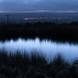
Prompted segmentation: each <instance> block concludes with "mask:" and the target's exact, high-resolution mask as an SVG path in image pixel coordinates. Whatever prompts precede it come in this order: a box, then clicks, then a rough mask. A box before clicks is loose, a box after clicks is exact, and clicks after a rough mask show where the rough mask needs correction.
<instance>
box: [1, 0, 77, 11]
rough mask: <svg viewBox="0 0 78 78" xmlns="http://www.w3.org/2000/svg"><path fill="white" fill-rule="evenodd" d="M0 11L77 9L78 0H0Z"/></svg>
mask: <svg viewBox="0 0 78 78" xmlns="http://www.w3.org/2000/svg"><path fill="white" fill-rule="evenodd" d="M0 11H21V12H23V11H67V12H68V11H70V12H71V11H78V0H0Z"/></svg>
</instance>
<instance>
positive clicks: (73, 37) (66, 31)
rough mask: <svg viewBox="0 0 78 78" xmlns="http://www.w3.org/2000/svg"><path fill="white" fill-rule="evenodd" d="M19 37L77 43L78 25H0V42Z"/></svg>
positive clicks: (75, 23) (74, 23)
mask: <svg viewBox="0 0 78 78" xmlns="http://www.w3.org/2000/svg"><path fill="white" fill-rule="evenodd" d="M19 37H20V38H35V37H39V38H40V39H45V38H46V39H52V40H56V41H69V42H78V23H77V22H73V23H63V24H55V23H40V22H38V23H33V24H32V23H26V24H0V40H7V39H11V38H13V39H17V38H19Z"/></svg>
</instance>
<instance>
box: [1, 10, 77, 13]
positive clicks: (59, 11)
mask: <svg viewBox="0 0 78 78" xmlns="http://www.w3.org/2000/svg"><path fill="white" fill-rule="evenodd" d="M0 13H78V11H74V10H56V11H53V10H31V11H0Z"/></svg>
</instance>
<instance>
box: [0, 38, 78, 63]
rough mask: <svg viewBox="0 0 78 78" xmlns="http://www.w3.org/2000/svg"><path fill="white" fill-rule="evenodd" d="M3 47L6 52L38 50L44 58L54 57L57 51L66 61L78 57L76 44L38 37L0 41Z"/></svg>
mask: <svg viewBox="0 0 78 78" xmlns="http://www.w3.org/2000/svg"><path fill="white" fill-rule="evenodd" d="M3 49H5V50H6V51H7V52H13V53H14V52H16V51H20V52H25V51H26V52H28V53H29V54H31V52H32V51H33V52H38V53H41V54H43V55H44V56H45V58H46V59H49V58H51V59H52V58H54V57H55V56H56V55H58V54H59V53H60V54H61V55H62V56H63V57H64V59H65V60H66V61H69V62H71V61H74V60H75V59H78V45H74V44H69V43H56V42H53V41H48V40H42V41H40V40H39V38H36V39H35V40H32V39H28V40H24V39H21V38H20V39H18V40H16V41H14V40H10V41H5V42H0V50H3Z"/></svg>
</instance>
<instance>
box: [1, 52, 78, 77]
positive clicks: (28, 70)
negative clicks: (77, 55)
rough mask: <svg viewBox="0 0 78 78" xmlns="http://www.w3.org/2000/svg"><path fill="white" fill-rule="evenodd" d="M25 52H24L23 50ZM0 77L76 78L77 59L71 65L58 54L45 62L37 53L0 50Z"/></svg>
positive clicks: (77, 69) (77, 73)
mask: <svg viewBox="0 0 78 78" xmlns="http://www.w3.org/2000/svg"><path fill="white" fill-rule="evenodd" d="M25 53H26V52H25ZM0 78H78V61H74V62H73V64H72V65H70V64H68V63H67V62H65V61H64V60H63V59H62V58H61V56H60V55H58V57H57V58H55V59H54V60H53V61H52V62H50V63H47V62H46V60H45V58H44V57H43V56H40V55H39V54H33V53H32V55H31V58H29V57H28V55H27V54H24V55H23V54H20V53H19V52H17V53H16V54H9V55H8V54H7V53H6V52H4V51H3V52H0Z"/></svg>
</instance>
